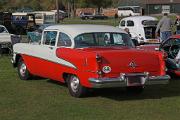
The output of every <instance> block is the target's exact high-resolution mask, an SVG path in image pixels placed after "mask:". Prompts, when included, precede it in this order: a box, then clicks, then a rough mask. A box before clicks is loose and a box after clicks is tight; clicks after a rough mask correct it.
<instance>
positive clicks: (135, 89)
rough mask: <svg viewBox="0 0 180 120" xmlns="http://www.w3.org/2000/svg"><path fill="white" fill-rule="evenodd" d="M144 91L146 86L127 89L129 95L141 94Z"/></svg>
mask: <svg viewBox="0 0 180 120" xmlns="http://www.w3.org/2000/svg"><path fill="white" fill-rule="evenodd" d="M143 91H144V86H131V87H127V92H128V93H135V94H141V93H142V92H143Z"/></svg>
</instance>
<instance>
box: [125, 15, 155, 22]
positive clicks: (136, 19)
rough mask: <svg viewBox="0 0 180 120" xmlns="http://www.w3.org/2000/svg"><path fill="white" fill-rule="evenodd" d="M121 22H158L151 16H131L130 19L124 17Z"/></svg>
mask: <svg viewBox="0 0 180 120" xmlns="http://www.w3.org/2000/svg"><path fill="white" fill-rule="evenodd" d="M122 20H134V21H140V22H141V21H143V20H158V19H157V18H155V17H151V16H131V17H126V18H123V19H122Z"/></svg>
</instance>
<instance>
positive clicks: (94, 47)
mask: <svg viewBox="0 0 180 120" xmlns="http://www.w3.org/2000/svg"><path fill="white" fill-rule="evenodd" d="M13 49H14V54H13V58H12V63H13V64H14V66H15V67H17V68H18V74H19V77H20V79H22V80H28V79H29V78H30V77H31V76H32V75H36V76H41V77H43V78H49V79H52V80H56V81H60V82H64V83H67V85H68V89H69V92H70V94H71V95H72V96H74V97H81V96H83V95H85V93H86V92H87V90H88V89H89V88H104V87H127V88H131V90H132V89H133V90H137V89H138V90H143V88H144V86H145V85H151V84H167V83H168V81H169V79H170V77H169V76H168V75H166V72H165V68H166V67H165V63H164V53H163V52H161V51H144V50H138V49H136V48H134V47H133V43H132V41H131V40H130V38H129V35H128V34H127V33H126V32H124V31H123V30H121V29H119V28H116V27H112V26H105V25H54V26H49V27H47V28H45V29H44V31H43V33H42V39H41V43H40V44H33V43H31V44H30V43H19V44H16V45H14V47H13Z"/></svg>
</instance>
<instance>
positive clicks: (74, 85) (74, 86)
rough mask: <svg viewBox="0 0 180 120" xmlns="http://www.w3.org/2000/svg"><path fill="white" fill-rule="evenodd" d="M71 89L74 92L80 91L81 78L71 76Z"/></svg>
mask: <svg viewBox="0 0 180 120" xmlns="http://www.w3.org/2000/svg"><path fill="white" fill-rule="evenodd" d="M70 81H71V83H70V85H71V89H72V91H73V92H77V91H78V87H79V79H78V78H77V77H71V80H70Z"/></svg>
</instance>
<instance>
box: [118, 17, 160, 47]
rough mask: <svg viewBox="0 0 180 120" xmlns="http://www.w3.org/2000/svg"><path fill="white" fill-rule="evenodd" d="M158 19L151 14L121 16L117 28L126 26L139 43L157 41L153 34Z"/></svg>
mask: <svg viewBox="0 0 180 120" xmlns="http://www.w3.org/2000/svg"><path fill="white" fill-rule="evenodd" d="M157 23H158V20H157V18H155V17H151V16H131V17H126V18H123V19H122V20H121V21H120V23H119V28H122V29H125V28H128V29H129V32H130V34H131V36H132V38H134V39H137V40H138V42H139V44H143V43H158V42H159V39H157V38H156V36H155V30H156V26H157Z"/></svg>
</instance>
